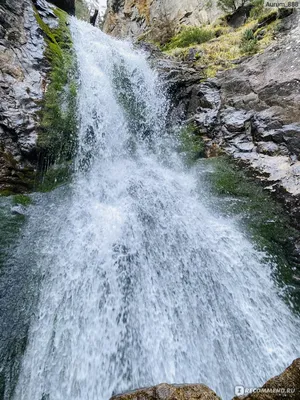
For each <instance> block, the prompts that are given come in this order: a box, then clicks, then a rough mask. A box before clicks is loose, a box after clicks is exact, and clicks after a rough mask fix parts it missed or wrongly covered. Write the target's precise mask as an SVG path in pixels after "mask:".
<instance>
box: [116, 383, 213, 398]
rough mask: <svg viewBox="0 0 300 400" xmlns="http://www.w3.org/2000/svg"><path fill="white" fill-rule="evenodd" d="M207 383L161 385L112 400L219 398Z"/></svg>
mask: <svg viewBox="0 0 300 400" xmlns="http://www.w3.org/2000/svg"><path fill="white" fill-rule="evenodd" d="M219 399H220V398H219V397H218V396H217V395H216V393H215V392H213V391H212V390H211V389H209V388H208V387H207V386H205V385H196V384H195V385H168V384H167V383H162V384H161V385H158V386H154V387H151V388H146V389H140V390H136V391H134V392H131V393H127V394H123V395H119V396H114V397H112V398H111V400H219Z"/></svg>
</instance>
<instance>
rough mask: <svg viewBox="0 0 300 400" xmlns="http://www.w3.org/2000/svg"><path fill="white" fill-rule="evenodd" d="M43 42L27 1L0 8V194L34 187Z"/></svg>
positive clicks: (7, 3)
mask: <svg viewBox="0 0 300 400" xmlns="http://www.w3.org/2000/svg"><path fill="white" fill-rule="evenodd" d="M43 52H44V39H43V37H42V35H41V32H40V29H39V26H38V24H37V22H36V18H35V15H34V10H33V7H32V3H31V1H30V0H24V1H19V0H5V1H3V2H1V5H0V70H1V74H0V96H1V105H0V190H3V189H10V190H12V191H17V192H22V191H24V190H27V189H30V188H31V186H32V181H33V175H34V170H35V164H36V157H37V154H36V141H37V120H38V116H37V113H38V111H39V109H40V102H41V100H42V98H43V92H44V88H45V86H46V72H47V66H46V65H45V64H44V56H43Z"/></svg>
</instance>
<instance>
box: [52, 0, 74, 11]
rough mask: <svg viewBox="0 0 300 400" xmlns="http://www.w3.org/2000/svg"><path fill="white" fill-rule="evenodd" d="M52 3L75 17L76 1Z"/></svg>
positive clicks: (63, 0)
mask: <svg viewBox="0 0 300 400" xmlns="http://www.w3.org/2000/svg"><path fill="white" fill-rule="evenodd" d="M51 3H53V4H55V5H56V6H57V7H59V8H61V9H62V10H64V11H66V12H67V13H69V14H71V15H75V0H51Z"/></svg>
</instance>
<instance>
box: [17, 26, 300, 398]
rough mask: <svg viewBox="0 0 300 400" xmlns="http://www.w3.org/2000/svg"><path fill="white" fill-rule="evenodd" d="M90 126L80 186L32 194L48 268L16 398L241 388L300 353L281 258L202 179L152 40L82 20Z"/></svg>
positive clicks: (35, 237)
mask: <svg viewBox="0 0 300 400" xmlns="http://www.w3.org/2000/svg"><path fill="white" fill-rule="evenodd" d="M71 30H72V34H73V38H74V44H75V50H76V53H77V58H78V65H79V78H80V89H79V113H80V136H79V151H78V155H77V161H76V165H77V167H76V172H75V173H74V177H73V183H72V184H71V185H70V187H65V188H60V189H57V190H56V191H54V192H52V193H50V194H48V195H47V196H46V195H43V196H41V198H40V200H39V201H38V202H37V204H36V205H35V206H34V207H32V210H31V212H30V216H29V222H28V226H27V231H26V232H27V233H25V234H24V237H23V242H22V243H21V244H20V249H19V252H20V254H22V257H24V258H26V257H27V260H30V263H31V264H30V265H31V268H32V269H33V270H39V271H41V274H42V279H41V283H40V288H39V299H38V305H37V310H36V313H35V317H34V318H33V320H32V323H31V328H30V332H29V340H28V345H27V349H26V352H25V354H24V357H23V362H22V368H21V372H20V376H19V381H18V384H17V387H16V390H15V395H14V399H15V400H46V399H47V400H108V399H109V398H110V396H111V395H112V394H113V393H117V392H123V391H127V390H130V389H133V388H137V387H144V386H149V385H153V384H158V383H160V382H165V381H166V382H176V383H183V382H199V383H205V384H207V385H209V386H210V387H211V388H213V389H214V390H216V391H217V393H218V394H220V395H221V396H223V398H224V399H229V398H231V397H232V396H233V394H234V386H235V385H244V386H248V387H253V386H257V385H259V384H261V383H263V382H264V381H265V380H266V379H267V378H269V377H271V376H272V375H274V374H276V373H278V372H280V371H281V370H282V369H283V368H284V367H285V366H287V365H288V364H289V363H290V362H291V361H292V360H293V359H294V358H296V356H297V348H296V347H297V343H298V332H297V328H298V326H299V324H298V321H297V319H296V317H295V316H293V314H292V313H291V311H290V310H289V309H288V307H287V306H286V305H285V304H284V303H283V301H282V300H281V299H280V298H279V296H278V295H277V290H276V286H275V284H274V283H273V280H272V278H271V267H270V265H268V263H266V262H264V261H263V255H262V254H260V253H259V252H257V251H256V250H255V249H254V247H253V245H252V244H251V243H250V242H249V241H248V240H247V239H246V238H245V237H244V236H243V234H242V233H241V232H240V231H239V229H238V228H237V227H236V224H235V223H234V222H233V221H228V219H226V218H223V217H221V216H219V215H217V214H216V213H215V212H214V211H213V209H210V208H209V207H208V206H207V205H205V204H204V202H203V201H202V199H201V196H199V193H198V192H197V185H196V179H195V176H193V173H192V172H190V171H187V170H185V167H184V165H183V164H182V162H181V161H180V157H179V156H178V155H177V154H176V151H174V150H173V147H174V146H173V145H172V141H171V138H170V137H169V136H168V135H167V134H165V131H166V129H165V124H166V121H165V119H166V108H167V103H166V101H165V99H164V97H163V95H162V94H161V93H160V90H159V89H158V88H159V83H158V79H157V76H156V73H155V72H154V71H152V70H151V69H150V68H149V66H148V65H147V62H146V57H145V55H144V54H143V53H141V52H138V51H135V50H133V48H132V47H131V45H130V44H128V43H126V42H120V41H116V40H114V39H112V38H109V37H107V36H106V35H104V34H103V33H102V32H100V31H99V30H97V29H95V28H92V27H91V26H89V25H87V24H85V23H82V22H78V21H77V20H75V19H72V21H71Z"/></svg>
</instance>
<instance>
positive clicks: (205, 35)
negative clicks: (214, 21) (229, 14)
mask: <svg viewBox="0 0 300 400" xmlns="http://www.w3.org/2000/svg"><path fill="white" fill-rule="evenodd" d="M214 37H215V32H214V31H213V30H212V29H207V28H198V27H185V28H184V29H183V30H182V31H181V32H179V33H178V34H177V35H175V36H174V37H173V38H172V39H171V40H170V42H169V43H168V44H167V45H166V47H165V48H166V50H171V49H175V48H182V47H187V46H190V45H195V44H201V43H205V42H208V41H209V40H211V39H212V38H214Z"/></svg>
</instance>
